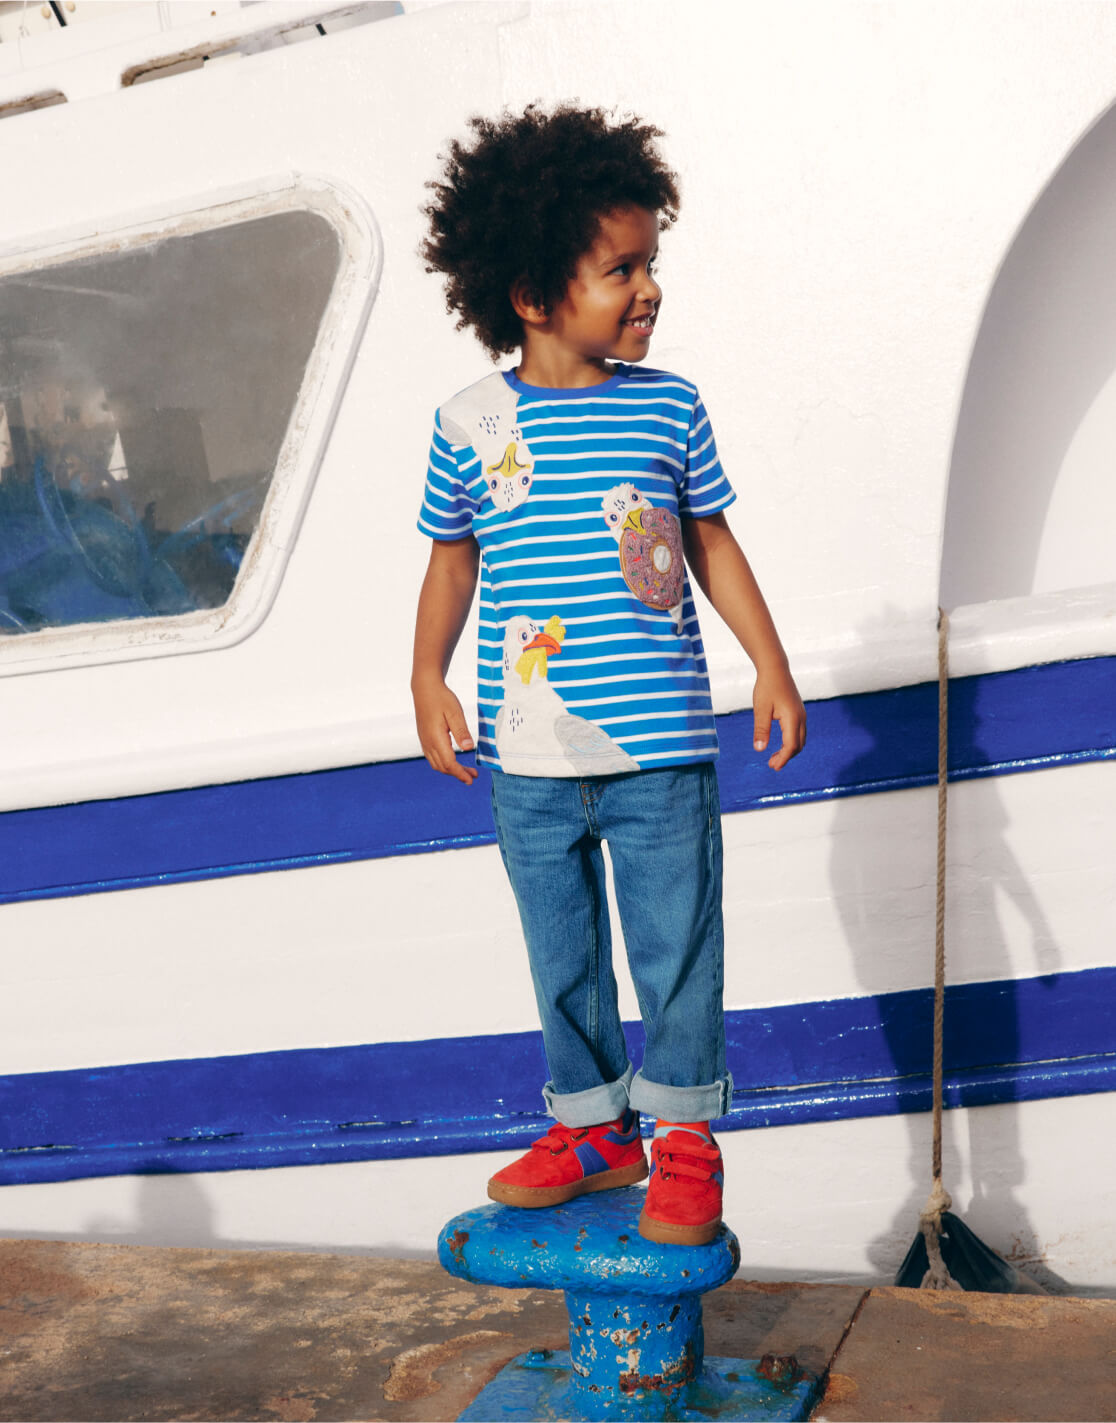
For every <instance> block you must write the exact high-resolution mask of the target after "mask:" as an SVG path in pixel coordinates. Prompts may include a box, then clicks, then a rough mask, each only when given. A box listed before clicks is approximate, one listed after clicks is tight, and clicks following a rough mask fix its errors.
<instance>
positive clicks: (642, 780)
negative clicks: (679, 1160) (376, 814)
mask: <svg viewBox="0 0 1116 1423" xmlns="http://www.w3.org/2000/svg"><path fill="white" fill-rule="evenodd" d="M492 814H493V819H494V820H495V822H496V838H497V840H498V842H499V846H500V854H501V855H502V856H503V860H504V867H505V868H506V870H507V872H508V878H509V879H510V880H511V885H512V890H513V891H514V893H515V898H516V902H517V903H518V905H519V915H520V919H521V920H522V923H523V933H524V937H525V938H526V940H527V954H528V957H529V959H530V963H531V977H532V979H533V980H534V985H535V997H536V1000H537V1001H538V1006H539V1017H540V1019H541V1021H542V1031H543V1043H544V1046H545V1048H546V1057H547V1063H548V1066H549V1069H550V1077H551V1080H550V1081H549V1082H548V1083H547V1084H546V1086H545V1087H544V1088H543V1097H544V1099H545V1100H546V1104H547V1108H548V1110H549V1111H550V1113H551V1115H552V1116H555V1117H557V1119H558V1120H559V1121H560V1122H562V1123H564V1124H565V1125H566V1126H570V1127H579V1126H594V1125H596V1124H597V1123H598V1122H605V1121H609V1120H611V1119H612V1118H613V1117H618V1116H619V1115H620V1113H621V1112H622V1111H623V1110H624V1108H625V1107H627V1106H628V1105H629V1104H630V1105H631V1106H632V1107H633V1108H635V1110H636V1111H639V1112H646V1113H648V1114H649V1115H653V1116H656V1117H662V1118H664V1119H665V1120H667V1121H675V1122H691V1121H705V1120H708V1119H709V1118H711V1117H719V1116H723V1115H724V1114H725V1113H726V1112H727V1111H728V1110H729V1104H730V1100H731V1096H732V1078H731V1076H730V1075H729V1073H728V1071H727V1069H726V1066H725V1026H724V1010H723V1007H722V999H723V992H724V928H723V921H722V917H721V873H722V871H721V865H722V852H721V807H720V800H719V798H718V794H717V775H716V771H715V769H714V767H713V764H712V763H711V762H701V763H699V764H696V765H691V766H674V767H667V768H664V769H662V770H657V771H634V772H631V773H627V774H621V775H614V776H599V777H589V778H585V779H578V778H576V777H570V778H559V777H550V776H509V775H506V774H505V773H504V772H502V771H493V772H492ZM604 840H607V841H608V848H609V855H610V858H611V860H612V870H613V880H614V884H615V889H616V904H617V908H618V910H619V913H620V922H621V925H622V927H623V930H624V943H625V946H626V948H627V951H628V965H629V967H630V969H631V974H632V981H633V983H634V984H635V990H636V997H637V999H638V1001H639V1011H640V1016H641V1017H642V1018H643V1026H644V1030H645V1033H646V1039H647V1045H646V1049H645V1051H644V1056H643V1065H642V1067H641V1068H640V1070H639V1072H637V1073H636V1074H635V1075H634V1077H633V1074H632V1066H631V1063H630V1062H629V1061H628V1050H627V1045H626V1044H625V1042H624V1034H623V1031H622V1029H621V1026H620V1013H619V1009H618V1007H617V996H616V979H615V977H614V975H613V971H612V938H611V934H610V932H609V918H608V903H607V899H606V895H605V871H604V858H603V855H602V852H601V842H602V841H604Z"/></svg>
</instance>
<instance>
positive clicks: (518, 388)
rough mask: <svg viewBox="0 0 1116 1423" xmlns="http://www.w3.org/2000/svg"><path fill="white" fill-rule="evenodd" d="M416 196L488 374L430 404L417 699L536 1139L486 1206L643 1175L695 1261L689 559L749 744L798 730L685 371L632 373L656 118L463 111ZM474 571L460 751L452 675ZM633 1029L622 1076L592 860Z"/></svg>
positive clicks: (709, 803)
mask: <svg viewBox="0 0 1116 1423" xmlns="http://www.w3.org/2000/svg"><path fill="white" fill-rule="evenodd" d="M471 125H472V128H473V130H474V133H473V139H472V142H471V144H469V145H466V144H463V143H457V142H455V143H453V144H452V145H451V146H450V151H449V155H448V157H447V158H446V159H445V160H444V167H443V172H442V178H441V181H439V182H436V183H432V184H431V185H430V186H431V187H432V189H433V192H434V198H433V201H432V202H431V203H430V204H429V205H428V207H427V208H426V214H427V216H428V218H429V220H430V236H429V237H428V239H427V241H426V243H425V244H424V247H423V255H424V256H425V258H426V261H427V264H428V265H427V270H428V271H436V272H440V273H442V274H443V275H444V278H445V285H446V302H447V308H448V309H449V310H450V311H451V312H456V313H457V315H458V318H459V319H458V326H459V327H462V326H471V327H472V328H473V330H474V332H475V334H476V335H477V336H478V337H479V338H480V340H481V341H482V342H483V343H484V345H485V346H486V347H487V348H488V350H489V351H490V352H491V353H492V355H493V357H494V358H495V357H498V356H499V355H500V354H502V353H505V352H510V351H514V350H516V349H517V348H518V349H519V352H520V360H519V364H518V366H517V367H516V368H515V369H514V370H512V371H507V372H500V371H498V372H495V373H493V374H491V375H489V376H488V377H486V378H485V379H484V380H482V381H480V382H478V383H477V384H476V385H473V386H471V387H469V388H468V389H467V390H465V391H463V392H462V393H461V394H459V395H457V396H455V397H454V398H453V399H452V400H450V401H449V402H448V403H447V404H446V405H444V406H442V408H441V409H440V410H439V412H438V415H437V419H436V422H435V428H434V438H433V444H432V448H431V454H430V466H429V471H428V476H427V486H426V497H425V500H424V503H423V508H422V515H421V518H420V521H419V527H420V528H421V529H422V530H423V531H424V532H425V533H427V534H429V535H430V536H431V537H432V538H433V540H434V543H433V545H432V548H431V554H430V564H429V567H428V570H427V574H426V578H425V581H424V583H423V588H422V593H421V596H420V600H419V609H418V620H417V629H416V633H415V660H414V674H413V678H412V691H413V694H414V701H415V713H416V720H417V724H418V731H419V737H420V740H421V743H422V748H423V752H424V754H425V756H426V758H427V760H428V761H429V763H430V765H431V766H432V767H433V768H434V769H435V770H437V771H440V772H442V773H444V774H446V775H450V776H455V777H456V778H457V779H458V780H459V781H461V782H462V783H463V784H465V785H470V784H471V783H472V781H473V780H474V778H475V777H476V775H477V772H476V770H475V769H473V768H472V767H470V766H466V765H463V764H461V763H460V762H459V761H458V760H457V757H456V754H455V752H454V742H456V744H457V746H459V747H460V748H461V749H462V750H466V751H468V750H472V749H473V747H474V744H476V746H477V753H478V756H477V759H478V760H480V761H481V762H483V763H484V764H486V765H488V766H490V767H491V769H492V809H493V816H494V819H495V822H496V833H497V840H498V842H499V846H500V853H501V855H502V857H503V860H504V865H505V867H506V869H507V872H508V876H509V878H510V880H511V884H512V889H513V891H514V893H515V897H516V900H517V903H518V906H519V911H520V917H521V919H522V923H523V930H524V935H525V938H526V941H527V950H528V957H529V960H530V965H531V974H532V978H533V981H534V987H535V995H536V999H537V1002H538V1006H539V1014H540V1017H541V1020H542V1029H543V1041H544V1046H545V1049H546V1055H547V1063H548V1067H549V1069H550V1081H549V1082H548V1083H547V1084H546V1086H545V1087H544V1088H543V1097H544V1099H545V1101H546V1103H547V1107H548V1109H549V1111H550V1113H551V1115H552V1116H554V1117H555V1119H556V1122H555V1125H554V1126H552V1127H551V1128H550V1130H549V1131H548V1132H547V1134H546V1135H545V1136H544V1137H542V1138H541V1139H540V1140H539V1141H537V1142H535V1144H534V1145H533V1146H532V1147H531V1149H530V1150H529V1151H528V1152H527V1153H526V1154H525V1155H524V1156H522V1157H521V1158H520V1159H519V1160H517V1161H515V1162H513V1163H512V1164H511V1165H510V1166H507V1167H505V1168H504V1169H503V1170H502V1171H499V1172H497V1173H496V1175H495V1176H493V1178H492V1180H491V1181H490V1182H489V1195H490V1196H491V1197H492V1198H493V1199H494V1200H498V1201H503V1202H505V1203H507V1204H510V1205H515V1206H525V1207H532V1206H546V1205H554V1204H557V1203H558V1202H560V1201H565V1200H569V1199H571V1198H572V1197H573V1196H576V1195H579V1194H581V1193H582V1192H586V1191H595V1190H602V1189H605V1188H607V1187H612V1186H622V1185H629V1184H631V1183H633V1182H635V1181H640V1180H642V1179H643V1178H644V1177H645V1176H646V1175H647V1163H646V1160H645V1158H644V1154H643V1144H642V1141H641V1139H640V1134H639V1115H638V1114H639V1113H640V1112H644V1113H649V1114H653V1115H654V1116H655V1117H656V1118H657V1119H658V1121H657V1126H656V1128H655V1135H654V1139H653V1142H652V1146H651V1181H650V1183H649V1187H648V1192H647V1199H646V1204H645V1206H644V1209H643V1212H642V1215H641V1217H640V1222H639V1229H640V1233H641V1234H642V1235H644V1236H646V1237H648V1238H650V1239H652V1240H659V1241H667V1242H677V1243H679V1244H703V1243H704V1242H706V1241H708V1240H711V1239H712V1238H713V1236H714V1235H715V1234H716V1232H717V1229H718V1227H719V1225H720V1220H721V1189H722V1181H723V1171H722V1164H721V1156H720V1152H719V1150H718V1148H717V1145H716V1142H715V1141H714V1139H713V1136H712V1133H711V1131H710V1119H711V1118H715V1117H718V1116H722V1115H724V1114H725V1113H726V1112H727V1111H728V1109H729V1105H730V1101H731V1094H732V1078H731V1076H730V1075H729V1073H728V1071H727V1068H726V1064H725V1037H724V1020H723V1010H722V985H723V930H722V920H721V838H720V810H719V803H718V800H717V783H716V777H715V771H714V765H713V763H714V759H715V757H716V755H717V738H716V730H715V725H714V720H713V714H712V704H711V700H710V693H709V685H708V679H707V675H706V665H705V656H704V651H703V648H702V642H701V633H700V630H699V628H698V624H697V618H696V615H695V612H694V606H693V602H692V599H691V596H690V591H689V587H688V585H687V580H686V574H685V567H684V563H686V562H688V564H689V567H690V570H691V571H692V573H693V574H694V576H695V577H696V578H697V580H698V583H699V584H700V586H701V587H702V589H703V590H704V591H705V592H706V594H707V595H708V597H709V599H710V601H711V602H712V604H713V606H714V607H715V608H716V610H717V612H718V613H719V614H720V616H721V617H722V618H723V619H724V620H725V622H726V623H727V624H728V626H729V627H730V628H731V629H732V631H733V633H734V634H735V635H736V637H737V638H738V640H739V641H740V643H741V645H742V647H743V648H744V650H745V652H746V653H747V654H748V656H749V657H750V658H751V660H752V662H753V664H754V666H755V668H756V674H757V675H756V684H755V696H754V708H755V745H756V748H757V750H763V749H766V747H767V743H768V736H769V731H770V725H771V721H772V719H773V718H774V719H776V720H778V721H779V723H780V726H781V730H782V746H781V749H780V750H779V751H778V752H777V753H776V754H774V755H772V756H771V758H770V761H769V764H770V765H771V766H772V767H774V768H775V769H776V770H778V769H780V768H781V767H782V766H783V765H785V763H786V762H787V761H788V760H789V759H790V758H791V757H792V756H794V755H795V754H796V753H797V752H798V751H799V750H801V748H802V746H803V744H804V742H805V735H806V723H805V712H804V709H803V706H802V701H801V699H800V697H799V695H798V692H797V689H796V688H795V685H794V682H793V680H792V678H791V675H790V671H789V669H788V667H787V660H786V656H785V654H784V652H783V649H782V646H781V645H780V642H779V638H778V635H777V633H776V631H775V627H774V625H773V623H772V620H771V617H770V614H769V613H768V611H767V608H766V606H765V604H764V601H763V597H762V595H761V594H760V591H759V588H758V587H757V585H756V582H755V579H754V578H753V576H752V573H751V570H750V569H749V566H748V563H747V561H746V559H745V558H744V555H743V553H742V552H741V550H740V548H739V547H738V545H737V543H736V540H735V539H734V538H733V535H732V533H731V532H730V530H729V528H728V525H727V523H726V522H725V518H724V514H723V512H722V511H723V510H724V509H725V508H726V507H727V506H728V505H729V504H730V503H731V502H732V500H733V498H734V497H735V496H734V494H733V492H732V490H731V488H730V487H729V484H728V481H727V480H726V478H725V476H724V473H723V471H722V470H721V466H720V463H719V461H718V458H717V451H716V446H715V444H714V440H713V434H712V431H711V429H710V426H709V420H708V417H707V416H706V414H705V411H704V408H703V406H702V403H701V400H700V398H699V396H698V394H697V391H696V390H695V388H694V387H693V386H692V385H691V384H689V382H687V381H685V380H682V379H681V378H679V377H677V376H673V375H670V374H668V373H666V372H662V371H655V370H651V369H648V368H646V367H642V366H639V365H637V364H635V363H637V362H639V361H641V360H643V359H644V357H645V356H646V355H647V352H648V349H649V347H650V344H651V335H652V332H653V329H654V325H655V320H656V317H657V315H658V311H659V307H660V303H661V300H662V291H661V289H660V287H659V285H658V282H657V281H656V279H655V276H654V263H655V259H656V255H657V250H658V234H659V230H660V229H661V228H662V229H665V228H667V227H669V226H670V225H671V223H672V222H673V221H674V219H675V217H676V215H677V208H678V191H677V187H676V183H675V177H674V174H673V173H671V172H670V170H669V169H667V168H666V167H665V165H664V164H663V161H662V158H661V157H660V155H659V153H658V151H657V149H656V147H655V140H656V139H657V138H659V137H661V133H660V130H658V129H656V128H654V127H652V126H650V125H647V124H643V123H641V122H639V121H638V120H636V119H627V120H616V119H614V118H611V117H610V116H608V115H607V114H605V113H604V112H603V111H601V110H599V109H577V108H575V107H573V106H569V105H567V106H562V107H560V108H557V109H555V110H553V111H552V112H550V113H547V112H545V111H543V110H541V109H540V108H538V107H537V106H534V105H533V106H531V107H530V108H528V109H527V110H526V112H525V113H523V114H522V115H518V116H506V117H504V118H503V119H500V120H496V121H490V120H485V119H480V118H474V119H473V120H472V121H471ZM478 568H479V569H480V571H481V609H480V631H479V673H478V686H479V708H478V710H479V723H480V724H479V728H478V731H479V735H478V740H477V742H476V743H474V740H473V737H472V735H471V734H470V732H469V729H468V726H467V723H466V720H465V717H464V714H463V712H462V709H461V705H460V703H459V702H458V700H457V698H456V697H455V696H454V694H453V693H452V692H451V691H450V689H449V688H448V687H447V685H446V683H445V674H446V670H447V668H448V666H449V662H450V658H451V656H452V653H453V650H454V648H455V646H456V644H457V640H458V638H459V636H460V634H461V630H462V627H463V626H464V623H465V620H466V617H467V615H468V612H469V608H470V606H471V603H472V598H473V593H474V590H475V587H476V582H477V575H478ZM603 840H607V841H608V844H609V853H610V857H611V860H612V865H613V874H614V882H615V889H616V898H617V906H618V909H619V912H620V918H621V922H622V924H623V929H624V939H625V944H626V947H627V952H628V959H629V964H630V967H631V972H632V979H633V982H634V984H635V988H636V995H637V998H638V1000H639V1007H640V1014H641V1016H642V1018H643V1023H644V1027H645V1030H646V1051H645V1053H644V1058H643V1064H642V1066H641V1068H640V1070H639V1071H638V1072H637V1073H635V1074H634V1075H633V1071H632V1066H631V1064H630V1063H629V1061H628V1055H627V1049H626V1046H625V1042H624V1037H623V1033H622V1031H621V1026H620V1019H619V1014H618V1010H617V993H616V982H615V978H614V976H613V973H612V965H611V946H610V941H609V918H608V907H607V903H606V899H605V878H604V870H603V860H602V854H601V842H602V841H603Z"/></svg>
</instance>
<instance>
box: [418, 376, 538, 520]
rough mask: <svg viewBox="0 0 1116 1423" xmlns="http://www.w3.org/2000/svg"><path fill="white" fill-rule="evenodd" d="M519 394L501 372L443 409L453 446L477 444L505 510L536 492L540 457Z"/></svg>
mask: <svg viewBox="0 0 1116 1423" xmlns="http://www.w3.org/2000/svg"><path fill="white" fill-rule="evenodd" d="M516 400H517V397H516V394H515V391H514V390H512V388H511V386H510V385H508V383H507V381H506V380H505V379H504V377H503V376H502V375H501V373H500V372H499V371H494V372H493V373H492V375H490V376H486V377H485V378H484V380H481V381H478V382H477V383H476V385H471V386H470V387H469V388H468V390H463V391H462V392H461V393H460V394H459V395H455V396H454V397H453V399H452V400H450V401H447V403H446V404H445V405H443V406H442V408H441V410H440V411H439V415H440V416H441V421H442V431H443V433H444V434H445V437H446V439H447V440H449V442H450V444H451V445H472V447H473V449H474V450H476V452H477V454H478V455H479V456H480V462H481V470H482V473H483V474H484V487H485V491H486V493H487V494H488V497H489V498H490V499H491V500H492V502H493V504H494V505H495V506H496V508H497V509H499V510H500V511H501V512H503V513H508V512H510V510H512V509H517V508H518V507H519V506H520V504H522V503H524V502H525V500H526V498H527V496H528V494H530V492H531V483H532V481H533V479H534V469H535V458H534V456H533V455H532V453H531V447H530V446H529V445H528V443H527V441H526V440H525V439H524V438H523V431H522V430H521V429H520V428H519V424H518V419H517V416H516Z"/></svg>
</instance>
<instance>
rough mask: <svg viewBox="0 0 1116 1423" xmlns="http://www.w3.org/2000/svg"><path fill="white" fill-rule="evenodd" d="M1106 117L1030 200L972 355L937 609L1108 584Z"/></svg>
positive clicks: (1113, 170)
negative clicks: (939, 600) (1039, 192)
mask: <svg viewBox="0 0 1116 1423" xmlns="http://www.w3.org/2000/svg"><path fill="white" fill-rule="evenodd" d="M1114 252H1116V109H1110V110H1108V111H1107V112H1106V113H1105V114H1103V115H1102V116H1101V118H1100V119H1099V120H1098V121H1097V122H1096V124H1095V125H1094V126H1093V127H1092V128H1091V129H1090V130H1089V132H1088V133H1087V134H1086V135H1085V136H1084V137H1083V138H1082V139H1081V141H1080V142H1079V143H1078V144H1077V145H1076V147H1075V148H1074V149H1073V150H1072V151H1071V153H1070V154H1069V156H1068V157H1067V158H1066V160H1065V162H1064V163H1063V164H1062V166H1061V167H1060V168H1059V169H1058V171H1057V172H1056V173H1055V175H1054V177H1053V178H1052V179H1051V181H1050V183H1049V184H1048V185H1047V187H1046V188H1045V189H1044V190H1043V192H1042V193H1041V194H1040V196H1039V197H1038V199H1037V200H1036V202H1035V205H1034V207H1033V208H1032V209H1031V211H1030V213H1029V214H1028V215H1027V217H1026V219H1025V221H1024V222H1023V225H1022V227H1021V228H1020V230H1019V232H1018V234H1017V235H1016V237H1015V240H1014V242H1013V243H1012V245H1011V247H1010V248H1009V250H1008V253H1007V255H1006V257H1005V259H1004V262H1003V265H1002V266H1001V268H1000V272H999V275H998V276H997V278H996V281H995V283H994V285H993V287H992V291H991V294H990V296H989V299H988V304H987V306H986V308H985V312H984V316H983V319H982V322H981V326H980V330H979V332H978V335H977V339H976V343H975V346H974V348H973V355H972V360H971V362H970V365H969V372H968V377H967V380H966V384H965V391H964V395H963V397H962V402H961V410H960V414H959V417H958V425H957V433H956V437H955V440H954V448H953V459H952V465H951V469H950V480H949V495H948V501H947V507H946V518H945V537H944V544H943V551H942V575H941V603H942V606H943V607H946V608H954V607H957V606H958V605H961V604H968V603H983V602H988V601H991V600H993V599H997V598H1012V597H1022V596H1027V595H1030V594H1034V593H1052V592H1057V591H1060V590H1062V589H1067V588H1078V587H1084V586H1088V585H1091V584H1097V583H1107V582H1110V581H1112V580H1113V579H1116V559H1114V557H1113V553H1112V537H1111V531H1112V528H1113V527H1114V526H1116V479H1113V462H1114V452H1116V262H1114V261H1113V253H1114Z"/></svg>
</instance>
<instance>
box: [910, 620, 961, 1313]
mask: <svg viewBox="0 0 1116 1423" xmlns="http://www.w3.org/2000/svg"><path fill="white" fill-rule="evenodd" d="M948 779H949V615H948V614H947V613H946V611H945V610H944V609H943V608H939V609H938V891H937V904H936V912H935V924H934V1154H933V1177H934V1180H933V1185H932V1186H931V1189H930V1195H929V1197H928V1198H927V1201H926V1204H925V1205H924V1206H923V1208H922V1214H921V1215H920V1216H919V1222H918V1223H919V1229H920V1230H921V1231H922V1236H923V1239H924V1240H925V1241H926V1256H927V1259H928V1261H929V1265H930V1268H929V1269H928V1270H927V1271H926V1274H925V1275H924V1276H923V1278H922V1284H921V1286H920V1288H922V1289H924V1290H959V1289H960V1288H961V1286H960V1285H959V1284H958V1283H957V1281H956V1280H955V1279H954V1278H953V1276H952V1275H951V1274H950V1273H949V1270H948V1269H947V1268H946V1263H945V1261H944V1260H943V1259H942V1251H941V1245H940V1240H941V1234H942V1212H943V1211H948V1210H949V1209H950V1208H951V1207H952V1205H953V1200H952V1198H951V1196H950V1194H949V1192H948V1191H947V1190H946V1188H945V1187H944V1186H943V1185H942V1037H943V1033H942V1025H943V1021H944V1015H945V898H946V786H947V783H948Z"/></svg>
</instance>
